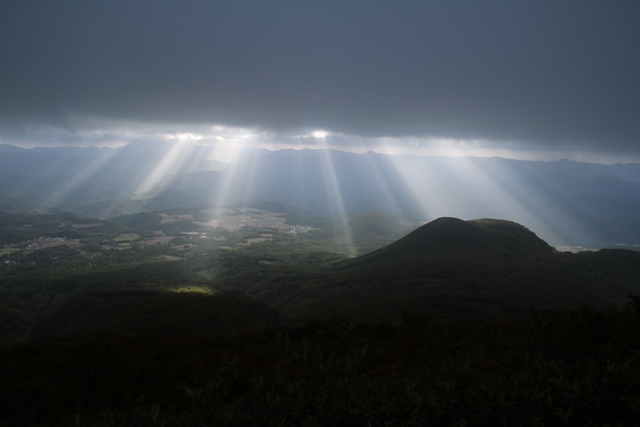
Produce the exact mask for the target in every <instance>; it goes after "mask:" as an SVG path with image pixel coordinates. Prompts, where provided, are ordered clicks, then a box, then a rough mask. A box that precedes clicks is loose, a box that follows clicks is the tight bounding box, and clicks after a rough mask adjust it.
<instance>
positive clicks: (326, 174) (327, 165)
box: [314, 132, 357, 257]
mask: <svg viewBox="0 0 640 427" xmlns="http://www.w3.org/2000/svg"><path fill="white" fill-rule="evenodd" d="M314 134H315V132H314ZM318 135H319V136H320V137H319V138H318V140H319V141H320V142H321V144H322V148H321V150H320V151H321V162H322V165H321V166H322V178H323V180H324V185H325V188H327V187H328V190H329V191H328V194H329V195H330V197H332V198H333V202H334V203H335V205H336V207H337V209H338V217H339V218H338V219H339V224H338V227H339V229H340V233H341V235H342V236H343V237H344V238H345V244H346V249H347V254H348V255H349V256H352V257H353V256H356V255H357V251H356V248H355V245H354V243H353V235H352V232H351V227H350V226H349V219H348V217H347V212H346V209H345V207H344V200H343V197H342V191H341V190H340V184H339V182H338V178H337V176H336V170H335V167H334V164H333V160H332V159H331V151H329V149H328V147H327V140H326V134H325V133H322V134H320V133H318Z"/></svg>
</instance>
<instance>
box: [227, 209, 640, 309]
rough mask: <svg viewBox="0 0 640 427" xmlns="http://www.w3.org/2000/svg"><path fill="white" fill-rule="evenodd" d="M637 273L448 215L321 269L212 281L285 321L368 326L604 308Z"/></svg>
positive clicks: (497, 223)
mask: <svg viewBox="0 0 640 427" xmlns="http://www.w3.org/2000/svg"><path fill="white" fill-rule="evenodd" d="M227 256H229V257H233V255H231V254H229V255H227ZM245 260H250V258H245ZM249 262H250V261H249ZM222 271H224V269H222ZM638 277H640V252H634V251H627V250H601V251H598V252H583V253H568V252H558V251H556V250H554V249H553V248H551V247H550V246H549V245H547V243H546V242H544V241H543V240H541V239H540V238H538V237H537V236H536V235H535V234H534V233H532V232H531V231H530V230H528V229H526V228H525V227H523V226H522V225H519V224H517V223H514V222H510V221H503V220H490V219H481V220H471V221H463V220H460V219H456V218H439V219H437V220H434V221H432V222H430V223H428V224H426V225H424V226H422V227H420V228H418V229H416V230H414V231H413V232H411V233H409V234H408V235H407V236H405V237H403V238H401V239H399V240H398V241H396V242H394V243H391V244H389V245H387V246H385V247H383V248H381V249H379V250H376V251H374V252H371V253H368V254H366V255H363V256H360V257H356V258H352V259H349V260H345V261H342V262H340V263H337V264H333V265H332V266H329V267H324V268H315V269H313V268H311V267H309V266H305V267H304V268H302V267H300V266H295V265H286V264H283V263H274V264H272V265H255V264H254V265H253V267H247V268H245V269H240V270H238V269H237V264H236V267H234V273H233V274H227V273H222V274H221V275H220V276H219V278H220V279H222V278H226V279H227V280H228V282H227V284H230V285H232V286H237V287H239V288H241V289H243V290H244V291H246V292H247V293H248V294H249V295H253V296H255V297H257V298H259V299H262V300H264V301H266V302H269V303H270V304H273V305H274V306H275V307H277V308H279V309H281V310H283V311H284V312H285V313H287V314H289V315H292V316H294V317H298V318H301V319H308V318H323V317H332V316H338V317H339V316H345V317H350V318H351V317H354V318H358V319H362V320H368V321H383V320H394V319H397V318H398V317H399V316H400V315H401V313H402V312H403V311H419V312H424V313H428V314H430V315H433V316H436V317H460V316H463V317H465V316H490V315H510V314H514V313H516V314H517V313H526V312H527V311H528V310H529V308H530V307H532V306H537V307H538V308H542V309H561V308H570V307H576V306H578V305H580V304H582V303H588V304H591V305H595V306H606V305H611V304H617V303H619V302H620V301H622V300H624V297H625V296H626V295H627V294H628V293H631V292H640V283H638V281H637V278H638Z"/></svg>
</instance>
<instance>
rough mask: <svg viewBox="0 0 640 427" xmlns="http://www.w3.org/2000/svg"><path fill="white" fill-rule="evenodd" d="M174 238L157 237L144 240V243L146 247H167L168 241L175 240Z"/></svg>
mask: <svg viewBox="0 0 640 427" xmlns="http://www.w3.org/2000/svg"><path fill="white" fill-rule="evenodd" d="M175 238H176V237H175V236H158V237H153V238H151V239H146V240H144V242H145V243H146V244H147V245H168V244H169V242H170V241H172V240H173V239H175Z"/></svg>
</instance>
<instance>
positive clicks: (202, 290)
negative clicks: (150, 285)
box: [167, 285, 216, 295]
mask: <svg viewBox="0 0 640 427" xmlns="http://www.w3.org/2000/svg"><path fill="white" fill-rule="evenodd" d="M167 290H168V291H169V292H175V293H180V294H185V293H189V294H202V295H213V294H215V293H216V291H214V290H213V289H209V288H207V287H204V286H194V285H191V286H180V287H175V288H170V289H167Z"/></svg>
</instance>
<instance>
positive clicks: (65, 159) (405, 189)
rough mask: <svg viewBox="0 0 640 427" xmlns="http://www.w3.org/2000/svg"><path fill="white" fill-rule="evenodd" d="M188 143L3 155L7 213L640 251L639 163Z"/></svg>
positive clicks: (1, 181) (0, 181)
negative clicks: (165, 212)
mask: <svg viewBox="0 0 640 427" xmlns="http://www.w3.org/2000/svg"><path fill="white" fill-rule="evenodd" d="M212 153H213V151H212V149H211V148H210V147H203V146H198V145H189V144H182V145H176V144H170V143H166V142H159V143H158V144H148V143H146V144H131V145H128V146H125V147H122V148H38V149H20V148H16V147H12V146H8V145H0V210H2V211H9V212H20V211H28V210H38V209H45V208H50V207H54V208H60V209H65V210H70V211H73V212H76V213H80V214H83V215H88V216H94V217H99V218H109V217H115V216H119V215H122V214H128V213H136V212H145V211H154V210H160V209H170V208H178V207H191V206H211V205H255V204H258V203H262V204H265V203H267V204H274V203H276V204H278V206H281V207H282V209H283V210H286V211H291V212H293V211H295V212H297V213H302V214H303V215H305V216H306V217H321V216H329V215H333V216H339V217H341V218H343V220H345V221H350V220H352V219H354V218H355V217H357V216H358V215H361V214H363V213H366V212H370V211H378V212H382V213H385V214H388V215H393V216H401V217H405V218H412V219H415V220H418V221H421V222H426V221H429V220H432V219H435V218H438V217H442V216H453V217H459V218H464V219H471V218H482V217H486V218H508V219H510V220H514V221H517V222H518V223H521V224H524V225H525V226H526V227H528V228H530V229H532V230H534V231H535V232H536V233H537V234H538V235H540V236H541V237H542V238H544V239H545V240H546V241H548V242H549V243H550V244H552V245H577V246H584V247H614V246H616V245H622V246H621V247H636V245H640V164H615V165H603V164H590V163H581V162H574V161H568V160H560V161H553V162H534V161H519V160H508V159H502V158H471V157H463V158H446V157H427V156H408V155H403V156H390V155H381V154H375V153H372V152H368V153H365V154H353V153H347V152H342V151H336V150H280V151H268V150H262V149H252V150H247V151H245V152H244V153H243V155H241V156H240V158H239V160H237V161H236V162H234V163H230V164H222V163H220V162H216V161H214V160H211V156H212Z"/></svg>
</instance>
